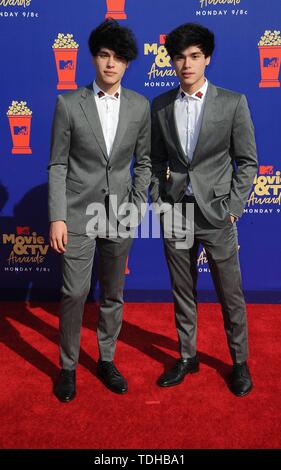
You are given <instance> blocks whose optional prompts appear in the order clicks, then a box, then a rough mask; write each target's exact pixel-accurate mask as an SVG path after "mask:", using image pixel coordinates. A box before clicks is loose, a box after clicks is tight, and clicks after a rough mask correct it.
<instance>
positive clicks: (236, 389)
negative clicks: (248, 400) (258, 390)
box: [230, 361, 253, 397]
mask: <svg viewBox="0 0 281 470" xmlns="http://www.w3.org/2000/svg"><path fill="white" fill-rule="evenodd" d="M252 388H253V383H252V379H251V375H250V371H249V366H248V364H247V362H246V361H245V362H241V363H235V364H233V369H232V374H231V377H230V390H231V391H232V393H234V395H236V396H237V397H244V396H245V395H248V393H250V391H251V390H252Z"/></svg>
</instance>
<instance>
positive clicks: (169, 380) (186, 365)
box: [157, 356, 199, 387]
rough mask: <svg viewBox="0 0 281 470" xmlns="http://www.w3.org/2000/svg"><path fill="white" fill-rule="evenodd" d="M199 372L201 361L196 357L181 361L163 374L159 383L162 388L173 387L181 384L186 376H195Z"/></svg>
mask: <svg viewBox="0 0 281 470" xmlns="http://www.w3.org/2000/svg"><path fill="white" fill-rule="evenodd" d="M198 371H199V359H198V357H197V356H194V357H192V358H190V359H179V360H178V361H177V362H176V364H175V366H174V367H173V368H172V369H170V370H168V371H167V372H165V373H164V374H162V375H161V376H160V377H159V379H158V381H157V383H158V385H160V387H173V386H174V385H178V384H180V383H181V382H182V381H183V379H184V377H185V376H186V374H195V373H196V372H198Z"/></svg>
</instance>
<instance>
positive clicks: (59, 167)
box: [48, 83, 151, 233]
mask: <svg viewBox="0 0 281 470" xmlns="http://www.w3.org/2000/svg"><path fill="white" fill-rule="evenodd" d="M120 99H121V103H120V115H119V123H118V128H117V132H116V137H115V140H114V144H113V148H112V152H111V154H110V155H107V150H106V144H105V140H104V137H103V131H102V128H101V124H100V119H99V115H98V110H97V106H96V103H95V98H94V93H93V88H92V83H91V84H90V85H88V86H87V87H83V88H81V89H78V90H76V91H74V92H70V93H67V94H64V95H59V96H58V99H57V104H56V110H55V115H54V121H53V128H52V140H51V159H50V164H49V166H48V170H49V219H50V221H56V220H64V221H65V222H66V224H67V227H68V230H69V231H71V232H74V233H85V228H86V224H87V222H88V220H89V218H90V216H86V209H87V206H88V205H89V204H90V203H92V202H99V203H103V204H104V203H105V198H106V197H107V196H108V195H110V194H111V195H113V194H116V195H117V199H118V205H120V204H121V203H122V202H124V201H127V200H129V199H130V201H131V202H134V203H136V204H137V205H139V204H140V203H141V202H146V200H147V191H148V187H149V183H150V178H151V161H150V127H151V126H150V106H149V102H148V100H147V99H146V98H144V97H143V96H142V95H139V94H138V93H135V92H134V91H131V90H127V89H125V88H122V90H121V95H120ZM133 155H134V156H135V159H134V163H133V179H132V177H131V172H130V166H131V163H132V156H133Z"/></svg>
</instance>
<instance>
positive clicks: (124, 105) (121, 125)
mask: <svg viewBox="0 0 281 470" xmlns="http://www.w3.org/2000/svg"><path fill="white" fill-rule="evenodd" d="M130 110H131V101H130V99H129V97H128V94H127V92H126V89H125V88H122V89H121V94H120V110H119V120H118V126H117V129H116V134H115V138H114V142H113V145H112V151H111V154H110V159H112V158H113V157H114V155H116V153H117V151H118V148H119V146H120V145H121V143H122V140H123V137H124V135H125V132H126V130H127V128H128V123H129V122H130Z"/></svg>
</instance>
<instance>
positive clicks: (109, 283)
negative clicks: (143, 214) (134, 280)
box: [60, 232, 132, 370]
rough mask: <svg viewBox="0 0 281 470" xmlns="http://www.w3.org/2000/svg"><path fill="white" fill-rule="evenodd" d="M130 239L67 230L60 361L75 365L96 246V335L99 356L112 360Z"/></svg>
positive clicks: (73, 367)
mask: <svg viewBox="0 0 281 470" xmlns="http://www.w3.org/2000/svg"><path fill="white" fill-rule="evenodd" d="M131 242H132V239H120V238H118V239H115V240H112V239H106V238H104V239H103V238H99V237H97V238H95V239H91V238H89V237H88V236H87V235H86V234H76V233H70V232H68V243H67V247H66V248H67V251H66V253H65V254H64V255H63V269H62V272H63V284H62V300H61V309H60V365H61V367H62V368H63V369H68V370H73V369H75V368H76V365H77V362H78V359H79V350H80V330H81V325H82V319H83V313H84V304H85V301H86V299H87V296H88V293H89V290H90V286H91V277H92V267H93V259H94V254H95V250H96V248H97V250H98V255H99V284H100V307H99V320H98V327H97V337H98V346H99V354H100V358H101V360H103V361H112V360H113V357H114V353H115V348H116V340H117V337H118V335H119V332H120V329H121V325H122V312H123V288H124V280H125V268H126V258H127V256H128V252H129V249H130V245H131Z"/></svg>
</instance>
